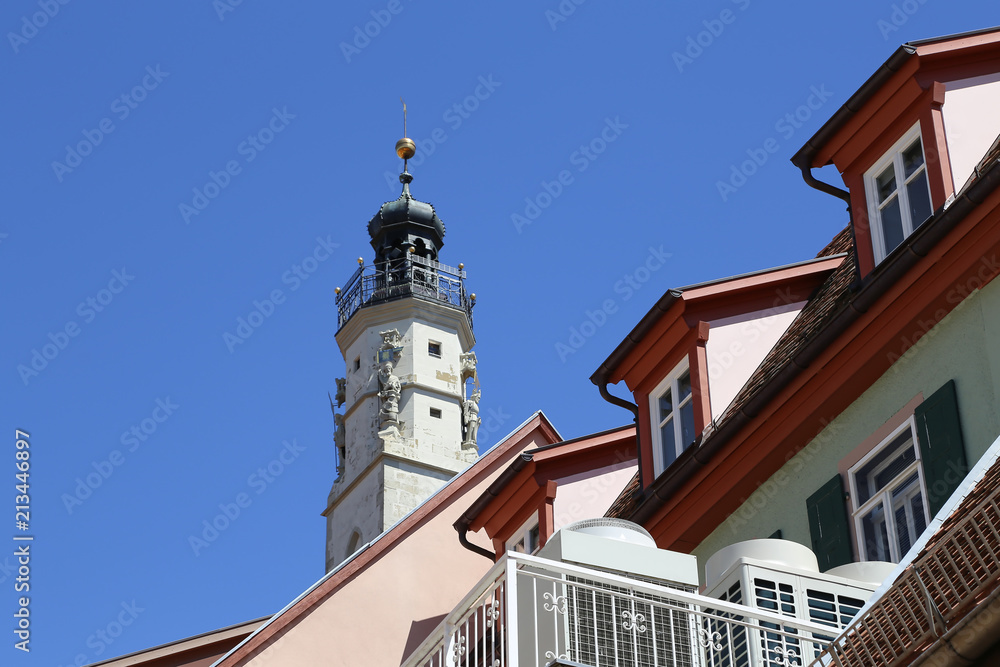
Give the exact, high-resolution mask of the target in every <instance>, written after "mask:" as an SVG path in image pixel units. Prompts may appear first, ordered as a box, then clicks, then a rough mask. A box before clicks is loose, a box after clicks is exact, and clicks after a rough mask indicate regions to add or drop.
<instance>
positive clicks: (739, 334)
mask: <svg viewBox="0 0 1000 667" xmlns="http://www.w3.org/2000/svg"><path fill="white" fill-rule="evenodd" d="M804 303H805V302H799V303H790V304H782V305H780V306H775V307H773V308H767V309H764V310H757V311H754V312H752V313H745V314H743V315H738V316H736V317H727V318H724V319H721V320H713V321H712V322H709V334H708V342H707V343H706V345H705V354H706V356H707V358H708V393H709V397H710V398H709V400H710V402H711V407H712V419H716V418H718V417H719V416H720V415H722V413H723V412H725V411H726V408H728V407H729V404H730V403H732V402H733V399H734V398H736V394H738V393H739V391H740V389H742V388H743V385H744V384H746V381H747V380H749V379H750V376H751V375H752V374H753V372H754V371H755V370H756V369H757V366H759V365H760V362H761V361H763V360H764V357H765V356H767V353H768V352H770V350H771V348H772V347H774V344H775V343H777V342H778V339H779V338H780V337H781V334H783V333H785V330H786V329H787V328H788V327H789V325H791V323H792V320H794V319H795V316H796V315H798V314H799V312H800V311H801V310H802V307H803V305H804Z"/></svg>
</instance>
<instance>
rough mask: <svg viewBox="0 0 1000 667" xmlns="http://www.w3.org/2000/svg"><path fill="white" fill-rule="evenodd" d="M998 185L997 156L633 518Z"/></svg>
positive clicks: (686, 456)
mask: <svg viewBox="0 0 1000 667" xmlns="http://www.w3.org/2000/svg"><path fill="white" fill-rule="evenodd" d="M998 187H1000V168H998V167H997V162H994V163H993V164H992V165H990V167H989V168H988V170H986V171H985V173H983V174H982V177H981V178H980V180H979V181H978V182H977V183H974V184H973V185H972V186H971V187H969V188H968V189H967V190H966V191H965V192H964V193H962V194H961V195H960V196H959V198H958V199H956V200H955V202H954V203H953V204H952V205H951V206H950V207H949V208H947V209H945V210H944V211H940V210H939V211H938V213H937V214H936V216H937V219H936V220H933V219H932V220H931V221H928V222H925V223H924V224H923V225H921V226H920V227H919V228H918V229H917V231H916V232H914V233H913V234H911V235H910V236H909V237H908V238H907V239H906V240H905V241H903V243H902V244H901V246H900V247H899V248H897V249H896V250H895V251H893V255H894V256H890V259H888V260H886V261H884V262H883V263H882V264H881V265H880V266H879V267H878V268H877V269H876V271H875V274H873V277H872V279H871V280H870V281H869V282H868V283H866V284H865V285H863V286H862V287H861V288H860V289H859V290H858V291H857V292H856V293H855V294H854V296H853V297H851V300H850V301H849V302H848V304H847V305H846V306H845V307H844V308H842V309H841V311H840V312H839V313H838V314H837V315H836V316H835V317H834V319H833V321H832V322H831V323H830V324H829V326H827V327H826V328H824V329H823V330H822V331H820V332H819V334H818V335H816V336H815V337H814V338H813V339H812V340H810V341H808V342H807V343H806V344H805V347H804V348H803V349H802V350H801V351H799V353H798V354H797V355H796V356H794V357H792V358H790V359H789V360H787V361H786V362H785V364H784V365H783V366H782V368H781V370H780V371H778V374H777V375H776V376H775V377H774V378H773V379H772V380H771V381H770V382H768V383H767V384H766V385H764V386H763V387H761V388H760V389H759V390H758V391H757V393H756V394H755V395H754V396H753V397H752V398H751V399H750V401H749V402H748V403H747V405H746V406H745V407H744V408H743V409H742V410H740V411H739V412H737V413H735V414H734V415H732V416H731V417H728V418H726V419H725V420H724V421H723V422H722V423H721V424H720V425H719V427H718V428H717V429H716V430H715V431H713V432H711V433H710V434H709V435H707V436H706V435H705V434H702V437H701V439H700V440H699V442H698V443H696V444H695V446H694V447H691V448H689V449H688V450H687V451H685V452H684V453H683V454H682V455H681V456H680V457H678V459H677V461H675V462H674V464H673V465H672V466H671V467H670V468H669V469H668V471H667V474H665V475H661V476H660V477H659V478H658V479H657V480H656V481H654V482H653V484H652V485H650V486H649V488H648V489H646V491H645V494H644V498H643V499H642V501H641V502H640V504H639V506H638V507H636V509H635V511H634V512H633V513H632V516H631V517H630V518H631V520H632V521H635V522H636V523H640V524H645V522H646V521H647V520H649V519H651V518H652V516H653V515H654V514H655V513H656V511H657V510H658V509H659V508H660V507H661V506H662V504H663V503H664V502H666V501H667V500H669V499H670V498H671V497H672V496H673V495H674V494H675V493H677V492H678V491H679V490H680V489H681V487H682V486H683V485H684V484H686V483H687V482H688V481H689V480H690V479H692V478H693V477H694V475H695V473H696V472H697V471H698V470H699V469H700V468H702V467H703V466H704V465H705V464H706V463H707V462H709V461H710V460H711V459H712V457H714V456H715V455H716V454H717V453H718V452H719V451H720V450H721V449H722V448H723V447H725V446H726V444H728V442H729V441H730V440H731V439H732V438H733V437H735V436H736V435H737V434H738V433H739V432H740V431H741V430H742V429H743V427H745V426H746V425H747V424H749V423H750V422H751V421H752V420H753V419H754V418H755V417H756V416H757V415H758V414H759V413H760V411H761V410H762V409H763V408H764V407H766V406H767V405H768V404H769V403H770V402H771V401H772V400H774V398H775V397H776V396H777V395H778V394H779V393H780V392H781V391H782V390H783V389H784V388H785V387H787V386H788V385H789V384H790V383H791V382H792V380H794V379H795V378H796V377H797V376H798V375H799V373H801V372H802V371H803V370H804V369H806V368H808V367H809V364H811V363H812V362H813V361H814V360H815V359H816V358H817V357H818V356H819V355H820V354H821V353H822V352H823V351H824V350H825V349H826V348H827V347H828V346H829V345H830V344H831V343H832V342H833V341H834V340H836V339H837V338H838V337H839V336H840V335H841V334H842V333H843V332H844V331H846V330H847V329H848V327H850V326H851V325H852V324H853V323H854V322H855V321H857V320H858V319H859V318H860V317H861V315H863V314H864V313H866V312H867V311H868V309H869V308H871V306H872V305H873V304H874V303H875V302H876V301H877V300H878V299H879V298H880V297H882V295H884V294H885V293H886V292H887V291H888V290H889V288H890V287H892V286H893V285H894V284H895V283H896V281H897V280H899V278H900V277H902V276H903V275H904V274H905V273H906V272H907V271H909V270H910V269H911V268H912V267H913V266H914V265H916V263H917V262H918V261H920V259H921V258H923V257H924V256H925V255H926V254H927V253H928V252H930V251H931V250H932V249H933V248H934V246H935V245H936V244H937V243H938V242H939V241H940V240H941V239H942V238H944V237H945V236H946V235H947V234H948V233H949V232H950V231H951V230H952V229H953V228H954V227H955V226H956V225H957V224H958V223H959V222H960V221H961V220H962V219H963V218H965V216H966V215H968V214H969V213H970V212H971V211H972V210H973V209H975V208H976V207H977V206H979V205H980V204H982V203H983V201H984V200H985V199H986V197H987V196H989V195H990V194H991V193H992V192H993V191H994V190H996V189H997V188H998ZM595 375H596V374H595Z"/></svg>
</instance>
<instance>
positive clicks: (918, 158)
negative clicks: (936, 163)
mask: <svg viewBox="0 0 1000 667" xmlns="http://www.w3.org/2000/svg"><path fill="white" fill-rule="evenodd" d="M923 163H924V152H923V151H922V150H920V139H917V140H916V141H914V142H913V143H912V144H910V146H909V147H908V148H907V149H906V150H904V151H903V172H904V173H905V176H904V177H903V178H904V179H906V178H909V177H910V176H912V175H913V174H914V173H915V172H916V171H917V169H920V167H921V165H923Z"/></svg>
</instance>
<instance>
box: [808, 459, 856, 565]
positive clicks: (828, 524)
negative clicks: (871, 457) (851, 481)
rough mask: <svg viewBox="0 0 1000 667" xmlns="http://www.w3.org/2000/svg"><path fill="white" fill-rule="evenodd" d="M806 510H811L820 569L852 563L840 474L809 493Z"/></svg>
mask: <svg viewBox="0 0 1000 667" xmlns="http://www.w3.org/2000/svg"><path fill="white" fill-rule="evenodd" d="M806 509H807V510H808V512H809V533H810V534H811V535H812V550H813V552H814V553H815V554H816V558H817V559H818V560H819V569H820V571H821V572H826V571H827V570H829V569H830V568H831V567H837V566H838V565H844V564H845V563H850V562H852V561H853V560H854V558H853V555H852V553H851V532H850V529H849V528H848V524H847V508H846V506H845V505H844V483H843V481H842V480H841V479H840V475H834V476H833V479H831V480H830V481H829V482H827V483H826V484H824V485H823V486H821V487H820V488H819V491H817V492H816V493H814V494H812V495H811V496H809V498H807V499H806Z"/></svg>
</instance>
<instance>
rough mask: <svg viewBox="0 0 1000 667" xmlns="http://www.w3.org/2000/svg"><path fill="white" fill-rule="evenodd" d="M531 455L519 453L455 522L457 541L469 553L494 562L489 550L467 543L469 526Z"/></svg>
mask: <svg viewBox="0 0 1000 667" xmlns="http://www.w3.org/2000/svg"><path fill="white" fill-rule="evenodd" d="M532 457H533V455H532V454H531V452H521V455H520V456H518V457H517V458H516V459H514V462H513V463H511V464H510V465H509V466H508V467H507V469H506V470H504V471H503V472H502V473H501V474H500V476H499V477H497V478H496V479H495V480H494V481H493V483H492V484H490V485H489V487H488V488H487V489H486V492H485V493H484V494H483V495H481V496H480V497H479V499H478V500H476V502H475V503H474V504H473V505H472V507H470V508H469V509H468V510H466V511H465V514H463V515H462V516H461V517H460V518H459V520H458V521H456V522H455V524H454V525H455V530H457V531H458V541H459V543H460V544H461V545H462V546H463V547H465V548H466V549H468V550H469V551H471V552H472V553H475V554H479V555H480V556H483V557H484V558H489V559H490V561H492V562H494V563H495V562H496V561H497V555H496V554H495V553H494V552H492V551H490V550H489V549H484V548H483V547H481V546H479V545H476V544H473V543H472V542H470V541H469V525H470V524H471V523H472V522H473V520H475V518H476V517H477V516H479V513H480V512H482V511H483V510H484V509H486V506H487V505H489V504H490V503H491V502H493V500H494V499H495V498H496V497H497V496H499V495H500V491H501V490H502V489H503V488H504V487H505V486H507V483H508V482H510V480H512V479H513V478H514V477H515V476H516V475H517V473H519V472H521V471H522V470H524V466H526V465H528V464H529V463H531V460H532Z"/></svg>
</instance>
